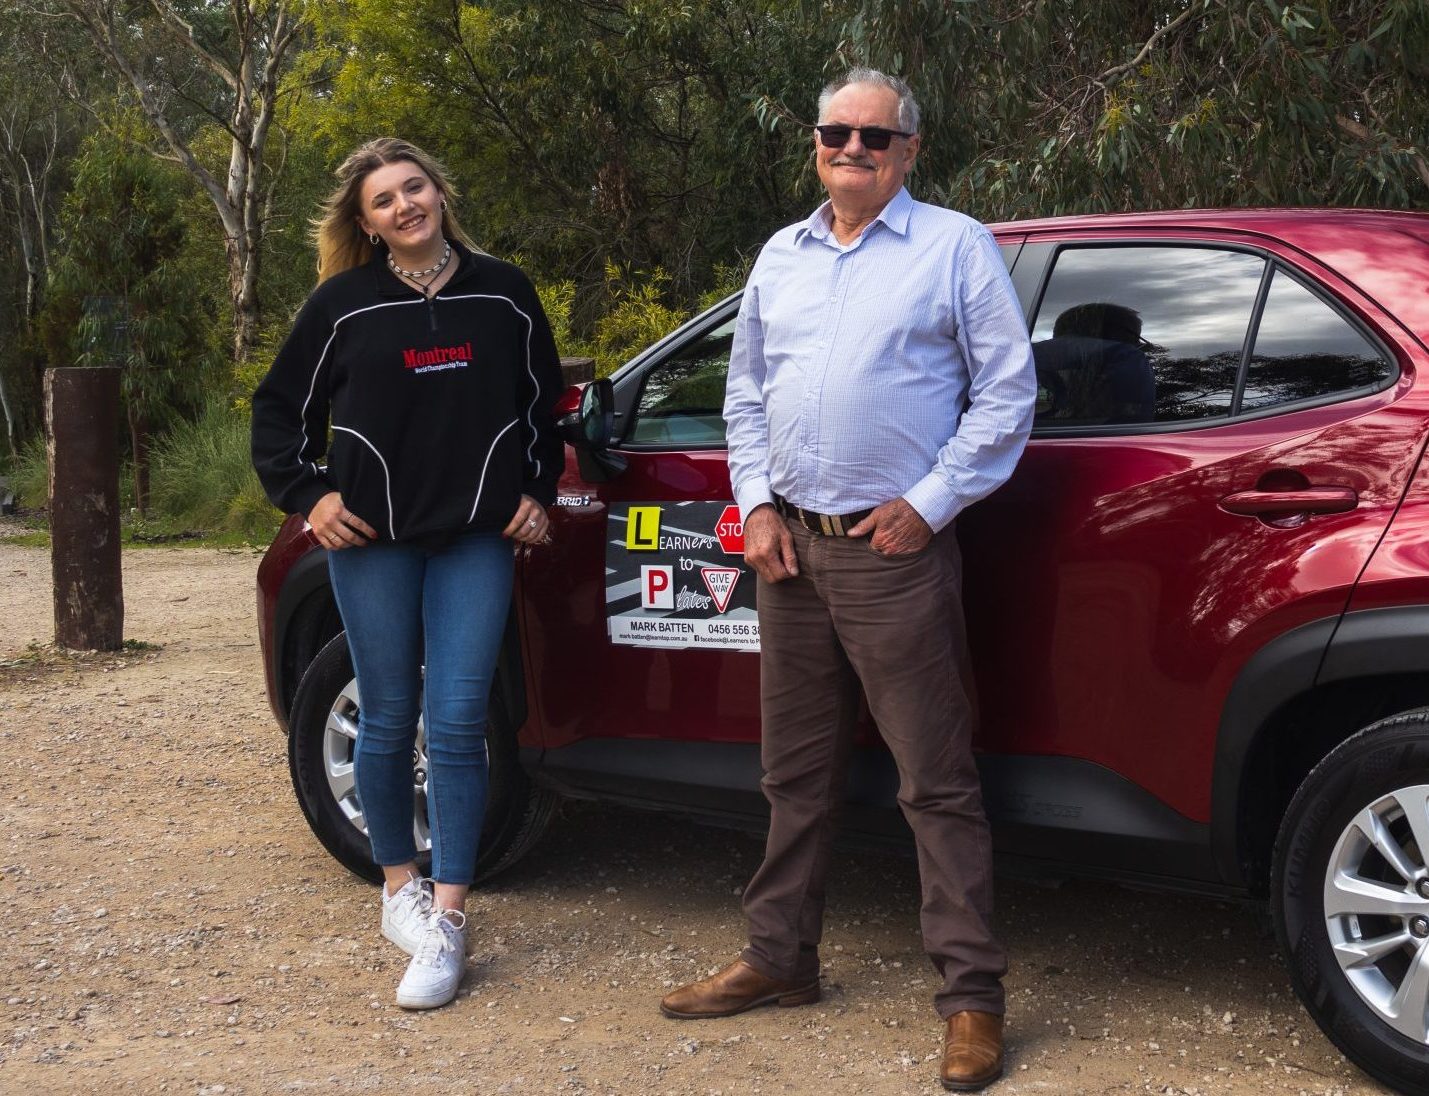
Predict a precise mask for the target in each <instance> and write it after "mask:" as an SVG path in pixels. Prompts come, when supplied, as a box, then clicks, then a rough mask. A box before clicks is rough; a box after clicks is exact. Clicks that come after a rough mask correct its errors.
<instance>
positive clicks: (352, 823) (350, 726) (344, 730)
mask: <svg viewBox="0 0 1429 1096" xmlns="http://www.w3.org/2000/svg"><path fill="white" fill-rule="evenodd" d="M360 711H361V696H360V694H359V692H358V689H357V682H356V680H355V678H354V676H353V669H352V656H351V654H350V653H349V652H348V649H347V637H346V636H345V635H341V634H340V635H338V636H337V637H336V638H334V639H333V640H331V641H330V642H329V643H328V644H327V645H326V646H325V647H323V649H322V650H321V651H319V652H318V654H317V657H316V658H314V659H313V661H312V663H311V665H309V666H308V668H307V670H306V671H305V672H304V674H303V678H302V681H301V682H299V684H298V690H297V693H296V694H295V696H294V697H293V708H292V715H291V717H290V719H289V722H288V768H289V771H290V773H291V775H292V780H293V790H294V791H295V792H296V793H297V796H298V803H299V805H300V806H301V807H302V810H303V816H304V817H305V818H306V819H307V821H308V825H309V826H310V827H311V828H312V831H313V834H314V835H315V836H316V837H317V839H318V841H320V842H321V843H322V846H323V848H325V849H327V851H328V852H329V853H331V854H332V855H333V857H334V858H336V859H337V861H338V862H339V863H340V864H342V865H343V866H344V867H346V868H347V869H349V870H350V871H353V872H355V873H356V874H358V875H360V876H362V877H363V878H364V879H369V880H371V881H372V882H374V883H375V882H380V881H381V879H382V871H381V869H380V868H379V867H378V866H377V864H375V863H374V862H373V860H372V848H371V846H370V845H369V844H368V841H367V822H366V819H365V818H364V817H363V814H362V808H361V805H360V804H359V803H358V800H357V786H356V782H355V780H354V779H353V766H352V758H353V748H354V747H355V746H356V744H357V721H358V716H359V713H360ZM486 742H487V754H488V759H489V767H490V785H489V788H488V791H487V798H486V818H485V821H484V824H483V826H482V831H481V850H480V854H479V855H478V857H477V861H476V874H477V878H478V879H484V878H487V877H490V876H492V875H495V874H496V873H497V872H499V871H502V870H504V869H505V868H508V867H510V866H511V865H512V864H514V863H516V861H517V860H519V859H520V858H521V857H522V856H524V855H525V854H526V853H527V852H528V851H529V850H530V848H531V846H533V845H534V844H535V843H536V840H537V839H538V838H539V837H540V836H541V834H542V832H543V831H544V830H545V828H546V824H547V823H548V822H549V821H550V818H551V814H552V811H553V810H554V808H555V805H556V796H555V795H554V794H552V793H551V792H549V791H547V790H546V789H544V788H540V787H537V786H536V785H534V784H533V783H531V781H530V779H529V778H528V777H527V775H526V772H525V770H524V769H522V767H521V762H520V758H519V756H518V754H517V748H516V730H515V728H514V727H512V726H511V725H510V720H509V718H508V717H507V715H506V712H505V710H504V708H503V707H502V706H501V703H500V700H499V698H498V697H497V696H495V695H493V696H492V698H491V702H490V705H489V708H488V713H487V735H486ZM412 793H413V794H412V804H413V810H412V832H413V836H414V838H415V840H416V844H417V849H418V853H419V856H418V865H419V866H420V868H421V870H422V872H423V873H424V874H425V873H427V872H429V871H430V868H431V847H432V840H431V832H430V830H429V829H428V827H427V752H426V738H425V735H424V734H423V728H422V725H421V724H420V723H418V725H417V744H416V748H415V750H414V751H413V756H412Z"/></svg>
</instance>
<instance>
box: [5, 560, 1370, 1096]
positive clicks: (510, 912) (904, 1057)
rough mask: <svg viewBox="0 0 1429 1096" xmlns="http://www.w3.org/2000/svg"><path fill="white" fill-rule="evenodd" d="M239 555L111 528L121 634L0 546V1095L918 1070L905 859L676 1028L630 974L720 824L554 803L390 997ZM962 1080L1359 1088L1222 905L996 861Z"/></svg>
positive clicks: (915, 969)
mask: <svg viewBox="0 0 1429 1096" xmlns="http://www.w3.org/2000/svg"><path fill="white" fill-rule="evenodd" d="M257 562H258V560H257V556H256V555H255V554H253V553H251V552H217V551H210V550H202V549H149V550H144V551H137V552H129V553H127V554H126V556H125V592H126V599H127V611H128V625H127V628H126V635H128V636H130V637H132V638H134V639H138V640H144V641H148V642H151V643H161V644H163V647H162V649H161V650H158V651H155V652H134V653H128V654H125V655H123V656H122V657H117V658H111V657H100V656H90V657H87V658H80V659H70V658H58V657H56V656H54V655H53V654H52V653H47V652H45V651H43V650H40V651H28V652H27V650H26V648H27V644H29V643H30V642H31V641H32V640H34V641H38V642H40V643H44V642H47V641H48V640H49V639H50V638H51V634H52V633H51V617H50V612H51V609H50V600H49V599H50V593H49V567H48V553H47V551H45V550H40V549H33V548H21V547H17V546H14V545H11V544H6V543H4V542H3V541H0V580H3V581H0V621H3V622H4V623H3V627H0V663H3V665H0V762H3V765H4V772H5V773H6V774H7V777H6V780H5V784H4V788H3V790H0V902H3V909H4V915H3V917H0V1092H3V1093H19V1092H79V1091H84V1090H88V1089H98V1088H103V1089H108V1090H115V1091H122V1092H129V1091H132V1092H144V1093H149V1092H156V1091H167V1092H176V1093H212V1094H217V1093H226V1094H236V1093H260V1092H296V1091H303V1090H307V1089H322V1090H325V1091H339V1092H348V1091H352V1092H357V1091H362V1092H366V1091H372V1092H379V1091H384V1092H385V1091H404V1092H405V1091H411V1092H423V1093H433V1092H452V1093H466V1092H480V1093H616V1094H622V1096H623V1094H646V1093H649V1094H656V1093H670V1094H673V1096H687V1094H701V1096H704V1094H713V1093H720V1094H723V1096H733V1094H736V1093H739V1094H743V1093H819V1094H839V1093H857V1094H860V1096H881V1094H885V1093H887V1094H894V1093H898V1094H903V1093H928V1094H931V1093H934V1092H941V1091H942V1090H941V1088H940V1087H939V1086H938V1085H937V1084H936V1082H935V1080H934V1078H935V1072H934V1071H935V1068H936V1061H935V1055H936V1052H937V1050H938V1046H939V1031H938V1027H937V1021H936V1017H935V1016H934V1015H933V1013H932V1011H931V1009H930V1007H929V1004H928V997H929V994H930V992H931V985H932V982H931V970H930V968H929V967H928V964H927V961H926V959H925V958H924V957H923V956H922V953H921V951H920V950H919V945H918V936H917V917H916V905H917V893H918V891H917V884H916V878H915V871H914V865H913V863H912V861H911V860H898V859H891V858H881V857H874V856H855V855H849V856H847V857H846V858H845V863H844V866H843V870H842V872H841V873H840V875H839V876H838V878H837V879H836V880H835V883H834V886H833V887H832V889H831V893H830V902H829V909H830V918H829V924H828V931H827V934H826V945H825V957H826V960H827V963H826V969H825V988H826V993H825V997H824V1000H823V1002H822V1003H820V1004H818V1005H815V1006H812V1007H809V1008H800V1009H790V1010H778V1009H766V1010H763V1011H760V1012H756V1013H751V1014H747V1015H745V1016H740V1017H733V1018H730V1019H726V1020H718V1021H711V1022H706V1023H676V1022H673V1021H667V1020H664V1019H662V1018H661V1017H660V1016H659V1014H658V1013H657V1011H656V1009H655V1001H656V1000H657V999H658V997H659V996H660V994H661V993H662V992H663V991H664V990H665V989H666V988H667V987H669V986H672V985H675V984H677V983H678V982H680V981H684V980H686V979H688V978H690V977H694V976H698V975H702V974H703V973H705V972H707V971H708V970H710V969H711V968H713V967H715V966H716V965H720V964H722V963H723V962H724V961H726V960H727V959H728V958H730V957H731V956H732V955H733V954H734V953H735V952H736V951H737V949H738V948H739V946H740V943H741V936H740V933H741V922H740V919H739V914H738V897H737V893H738V889H739V887H740V886H741V884H742V883H743V882H744V880H745V879H746V878H747V877H748V876H749V874H750V873H751V871H752V870H753V868H754V866H755V864H756V863H757V860H758V854H759V845H758V843H757V842H756V841H755V840H754V839H752V838H749V837H745V836H741V835H737V834H731V833H726V832H723V831H719V830H711V829H706V828H702V827H699V826H696V825H694V824H690V823H686V822H682V821H671V820H668V819H663V818H662V819H656V818H653V817H652V816H648V815H641V814H637V813H633V812H629V811H623V810H615V809H607V808H596V807H591V806H585V805H570V806H568V807H567V808H565V810H564V812H563V814H562V816H561V817H559V818H558V819H557V821H556V822H555V824H554V825H553V826H552V829H551V832H550V834H549V835H548V837H547V838H546V840H545V841H543V842H542V844H541V845H540V846H539V847H538V848H537V849H536V851H535V852H534V853H533V854H532V855H531V856H530V858H529V859H528V860H527V861H525V862H524V863H523V864H521V865H520V866H518V867H517V868H516V869H515V870H513V871H512V872H510V873H508V874H507V875H505V876H503V877H502V878H501V879H500V880H499V881H498V882H496V883H495V884H493V885H491V886H489V887H488V888H487V889H486V890H484V891H483V892H481V893H480V894H478V895H477V896H476V898H475V899H474V901H473V904H472V910H471V913H472V923H473V926H474V928H473V931H472V932H471V934H470V939H471V945H470V950H471V954H470V957H469V962H468V974H467V978H466V981H465V983H464V986H463V990H462V995H461V997H460V998H459V999H458V1000H457V1001H456V1002H455V1003H454V1004H453V1005H451V1006H450V1007H448V1008H445V1009H442V1010H439V1011H437V1012H434V1013H427V1014H412V1013H406V1012H403V1011H402V1010H400V1009H398V1008H397V1007H396V1006H395V1005H394V1004H393V1003H392V993H393V990H394V988H395V985H396V981H397V979H398V978H399V977H400V975H401V971H402V967H403V962H402V961H403V959H404V957H403V956H402V955H401V954H400V953H398V952H397V951H396V949H395V948H393V947H392V946H391V945H390V944H387V943H386V942H385V941H384V940H382V939H381V937H380V936H379V935H378V933H377V929H376V924H377V917H376V905H375V904H376V901H377V897H376V891H375V890H374V889H372V888H370V887H369V886H367V885H366V884H364V883H362V882H360V881H358V880H357V879H355V878H354V877H352V876H351V875H349V874H347V873H346V872H345V871H343V870H342V869H341V868H339V867H338V866H337V865H336V864H335V863H334V862H333V861H331V860H330V859H329V858H328V857H327V855H326V854H325V853H324V852H323V851H322V849H321V848H320V847H319V846H318V844H317V842H316V841H315V840H314V839H313V838H312V837H311V835H310V834H309V833H308V831H307V828H306V826H305V824H304V823H303V821H302V818H301V816H300V814H299V812H298V809H297V806H296V805H295V803H294V802H293V799H292V795H291V792H290V790H289V787H288V778H287V770H286V763H285V755H284V747H283V742H282V739H281V738H280V736H279V735H278V734H277V733H276V731H275V729H274V726H273V723H272V719H271V715H270V714H269V712H268V710H267V706H266V702H265V700H264V697H263V689H262V674H261V671H260V667H259V663H258V653H257V647H256V644H255V643H254V640H253V638H252V637H253V596H252V588H253V586H252V580H253V572H254V569H255V568H256V566H257ZM7 660H8V661H7ZM998 911H999V912H998V920H999V925H1000V929H1001V932H1002V933H1003V936H1004V938H1005V939H1006V941H1007V943H1008V945H1009V947H1010V949H1011V953H1012V957H1013V968H1012V972H1011V974H1010V976H1009V978H1008V988H1009V1027H1008V1039H1009V1067H1008V1075H1007V1077H1006V1079H1005V1080H1004V1081H1003V1082H1002V1083H1001V1084H1000V1085H999V1086H997V1087H996V1088H994V1089H992V1090H991V1091H993V1092H996V1093H999V1094H1013V1093H1032V1092H1037V1093H1104V1092H1153V1093H1182V1094H1206V1096H1210V1094H1220V1093H1237V1094H1250V1093H1266V1092H1286V1093H1300V1092H1306V1093H1343V1094H1349V1093H1355V1094H1360V1093H1373V1092H1383V1091H1385V1090H1384V1089H1382V1088H1380V1087H1379V1086H1377V1085H1375V1084H1374V1083H1372V1082H1370V1081H1369V1080H1367V1079H1366V1078H1365V1077H1364V1076H1363V1075H1362V1074H1360V1073H1359V1072H1358V1071H1356V1070H1355V1069H1354V1068H1353V1067H1351V1066H1349V1065H1348V1064H1346V1063H1345V1062H1344V1061H1343V1060H1342V1059H1341V1058H1340V1056H1339V1054H1338V1053H1337V1052H1336V1051H1335V1050H1334V1048H1333V1047H1331V1046H1330V1045H1329V1043H1328V1042H1327V1041H1326V1040H1325V1039H1324V1038H1323V1037H1322V1036H1321V1035H1320V1034H1319V1032H1318V1031H1317V1030H1316V1029H1315V1027H1314V1025H1313V1024H1312V1023H1311V1022H1310V1020H1309V1019H1308V1017H1307V1016H1306V1015H1305V1014H1304V1013H1303V1012H1302V1010H1301V1009H1300V1007H1299V1004H1298V1003H1297V1002H1296V1001H1295V1000H1294V998H1293V996H1292V994H1291V992H1290V989H1289V985H1288V983H1287V981H1286V978H1285V976H1284V974H1283V973H1282V970H1281V967H1280V965H1279V961H1278V959H1277V958H1276V956H1275V955H1274V945H1273V941H1272V940H1271V939H1270V938H1269V936H1268V935H1266V934H1265V932H1264V929H1263V926H1262V923H1261V921H1260V919H1259V917H1258V916H1257V915H1256V914H1255V912H1254V911H1251V910H1247V909H1243V908H1240V907H1234V906H1228V905H1224V904H1219V903H1214V902H1208V901H1199V900H1193V899H1185V898H1175V897H1167V896H1165V895H1151V894H1142V893H1138V892H1134V891H1130V890H1124V889H1119V888H1107V887H1103V886H1099V885H1094V884H1088V883H1078V884H1072V885H1068V886H1065V887H1061V888H1055V889H1054V888H1039V887H1036V886H1032V885H1029V884H1027V883H1021V882H1015V881H1011V880H1000V881H999V906H998Z"/></svg>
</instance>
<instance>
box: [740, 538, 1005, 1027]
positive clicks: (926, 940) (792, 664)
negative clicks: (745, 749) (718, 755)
mask: <svg viewBox="0 0 1429 1096" xmlns="http://www.w3.org/2000/svg"><path fill="white" fill-rule="evenodd" d="M788 524H789V528H790V530H791V532H792V533H793V536H794V545H795V550H796V552H797V553H798V558H799V575H798V577H796V578H792V579H786V580H785V581H783V582H778V583H766V582H764V581H762V580H761V581H760V583H759V594H758V597H759V602H758V604H759V632H760V645H761V649H762V654H761V657H760V699H761V703H762V714H763V725H764V726H763V747H762V753H761V756H762V760H763V764H764V772H765V775H764V780H763V788H764V795H765V797H766V798H767V799H768V800H769V807H770V817H769V840H768V844H767V846H766V849H765V854H764V863H763V864H762V865H761V866H760V868H759V870H758V871H757V872H756V873H755V875H754V878H753V879H752V880H750V883H749V886H748V887H746V888H745V892H744V913H745V916H746V918H747V919H748V921H749V947H748V949H746V951H745V952H744V959H745V961H746V962H748V963H749V964H750V965H751V966H753V967H754V968H755V969H756V970H758V971H760V972H761V973H763V974H765V975H766V976H769V977H773V978H781V979H789V980H796V981H801V982H802V981H806V980H810V979H813V978H816V977H817V976H818V971H819V956H818V945H819V940H820V937H821V936H822V933H823V914H824V881H825V878H826V876H827V874H828V868H829V859H830V851H831V847H832V843H833V837H834V831H835V827H836V824H837V816H838V813H839V808H840V805H841V802H842V799H843V793H844V785H845V778H846V775H847V772H848V763H849V757H850V753H851V749H852V745H853V737H854V730H855V724H856V721H857V717H858V690H859V685H860V683H862V685H863V691H864V694H865V695H866V696H867V698H868V705H869V709H870V710H871V711H872V713H873V718H874V721H875V722H876V723H877V724H878V729H879V732H880V733H881V734H882V735H883V738H884V741H885V742H887V744H888V748H889V751H890V752H891V753H892V754H893V759H894V761H895V762H896V763H897V766H898V774H899V789H898V805H899V806H900V807H901V808H902V810H903V815H904V817H905V818H906V819H907V820H908V824H909V826H910V827H911V828H912V830H913V837H914V840H915V842H916V844H917V850H918V874H919V878H920V880H921V883H922V889H923V907H922V915H921V924H922V929H923V946H924V948H925V949H926V950H927V952H928V956H929V958H930V959H932V961H933V965H934V967H936V968H937V971H938V974H939V975H940V976H941V978H942V980H943V984H942V986H941V987H939V989H938V990H937V992H936V993H935V994H934V998H933V1003H934V1006H935V1007H936V1008H937V1010H938V1013H939V1015H941V1016H943V1017H945V1018H946V1017H948V1016H951V1015H952V1014H953V1013H955V1012H960V1011H962V1010H963V1009H977V1010H979V1011H981V1012H993V1013H1001V1012H1002V1011H1003V991H1002V976H1003V974H1005V973H1006V971H1007V957H1006V954H1005V953H1004V951H1003V949H1002V947H1001V945H1000V944H998V942H997V940H996V939H995V938H994V937H993V934H992V928H991V916H992V842H991V838H990V835H989V832H988V826H987V818H986V816H985V815H984V814H983V807H982V787H981V784H980V783H979V780H978V773H977V768H976V766H975V765H974V763H973V758H972V725H973V718H974V717H973V710H972V704H971V702H970V700H969V696H968V691H967V688H966V687H965V685H964V681H965V680H967V679H968V678H967V675H968V674H969V668H968V661H967V638H966V631H965V628H964V624H963V608H962V560H961V556H960V554H959V552H958V545H957V540H956V539H955V537H954V534H953V530H952V528H951V527H949V528H947V529H945V530H943V531H942V532H940V533H938V534H937V535H936V536H934V538H933V540H932V542H931V543H930V544H929V545H928V547H927V548H925V549H924V550H923V551H921V552H918V553H916V554H914V555H911V556H901V557H893V558H887V557H883V556H880V555H879V554H878V553H876V552H874V551H873V549H872V548H870V547H869V542H868V540H867V538H862V539H857V540H855V539H850V538H847V537H825V536H819V535H817V534H814V533H810V532H809V531H807V530H806V529H804V528H803V526H801V525H799V524H797V523H795V522H789V523H788Z"/></svg>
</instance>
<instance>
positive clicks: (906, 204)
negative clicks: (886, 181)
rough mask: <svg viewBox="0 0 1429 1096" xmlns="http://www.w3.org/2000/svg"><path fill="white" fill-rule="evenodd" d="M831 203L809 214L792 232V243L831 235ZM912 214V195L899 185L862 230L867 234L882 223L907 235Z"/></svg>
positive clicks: (823, 238) (821, 239) (824, 238)
mask: <svg viewBox="0 0 1429 1096" xmlns="http://www.w3.org/2000/svg"><path fill="white" fill-rule="evenodd" d="M833 205H834V203H833V202H832V201H825V202H824V204H823V205H821V206H819V208H818V209H816V210H814V212H813V213H812V214H811V215H810V216H809V219H808V220H806V221H805V222H804V223H803V224H801V225H800V226H799V229H798V231H797V232H795V234H794V243H796V244H800V243H803V242H804V239H805V238H806V237H812V238H813V239H815V240H819V241H826V240H828V238H829V237H830V236H832V235H833V231H834V229H833ZM912 216H913V196H912V195H911V194H909V193H908V188H907V187H899V188H898V193H897V194H895V195H893V197H892V198H891V199H889V202H888V204H887V205H886V206H884V207H883V209H882V210H881V211H879V214H878V216H877V217H875V218H874V219H873V222H872V224H870V225H869V226H868V228H865V229H864V230H863V234H864V235H867V233H868V229H869V228H872V227H873V226H874V225H876V224H880V223H881V224H884V225H886V226H887V227H888V228H890V229H891V230H893V231H894V232H896V233H898V235H900V236H906V235H908V222H909V220H910V219H911V218H912Z"/></svg>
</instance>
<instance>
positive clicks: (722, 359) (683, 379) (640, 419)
mask: <svg viewBox="0 0 1429 1096" xmlns="http://www.w3.org/2000/svg"><path fill="white" fill-rule="evenodd" d="M733 342H734V318H733V317H730V319H728V320H726V321H725V322H724V323H722V324H720V325H719V326H718V327H717V328H715V329H714V330H713V331H711V332H709V333H708V334H706V335H704V336H702V337H701V338H698V339H696V340H695V341H694V342H693V343H688V344H686V345H685V346H684V347H682V348H681V349H680V350H678V351H676V352H675V353H673V354H671V355H670V356H669V357H668V358H666V359H665V360H664V361H661V362H659V363H658V364H656V365H655V366H653V367H652V368H651V369H650V371H649V372H647V373H646V374H645V383H644V385H643V387H642V388H641V390H640V401H639V402H638V403H637V404H636V405H635V422H634V423H632V424H631V427H630V431H629V433H628V434H627V435H626V437H625V440H626V442H634V443H636V444H640V443H645V444H650V445H669V446H674V447H677V448H683V447H696V446H699V447H703V446H721V445H723V444H724V381H725V376H726V375H727V374H728V373H729V348H730V344H731V343H733Z"/></svg>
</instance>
